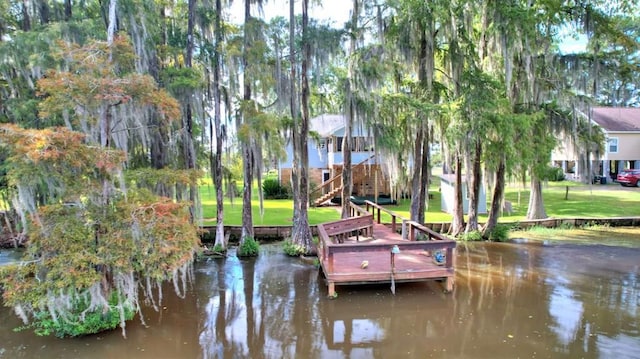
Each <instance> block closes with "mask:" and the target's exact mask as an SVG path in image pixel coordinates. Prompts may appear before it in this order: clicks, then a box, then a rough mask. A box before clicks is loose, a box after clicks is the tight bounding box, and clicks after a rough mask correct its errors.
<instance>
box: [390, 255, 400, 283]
mask: <svg viewBox="0 0 640 359" xmlns="http://www.w3.org/2000/svg"><path fill="white" fill-rule="evenodd" d="M398 253H400V248H398V246H393V247H392V248H391V293H393V295H396V280H395V276H394V274H395V271H396V254H398Z"/></svg>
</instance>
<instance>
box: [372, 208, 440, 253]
mask: <svg viewBox="0 0 640 359" xmlns="http://www.w3.org/2000/svg"><path fill="white" fill-rule="evenodd" d="M365 204H366V206H367V207H366V211H367V213H369V212H371V213H372V215H373V218H374V220H375V221H376V223H378V224H382V216H381V213H386V214H388V215H389V216H390V217H391V231H392V232H396V233H398V222H400V224H401V226H402V227H401V229H402V232H401V234H402V239H406V240H409V241H416V240H430V241H434V240H438V241H443V240H448V238H446V237H445V236H443V235H442V234H440V233H438V232H435V231H433V230H432V229H431V228H428V227H426V226H423V225H422V224H420V223H418V222H416V221H412V220H410V219H406V218H404V217H402V216H401V215H399V214H397V213H395V212H394V211H391V210H389V209H386V208H384V207H382V206H380V205H379V204H377V203H374V202H371V201H365ZM421 237H422V238H421ZM447 254H448V253H447Z"/></svg>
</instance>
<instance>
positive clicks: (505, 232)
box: [487, 224, 511, 242]
mask: <svg viewBox="0 0 640 359" xmlns="http://www.w3.org/2000/svg"><path fill="white" fill-rule="evenodd" d="M510 230H511V228H510V227H509V226H508V225H505V224H498V225H496V226H495V227H493V230H492V231H491V232H489V233H488V236H487V239H488V240H490V241H493V242H506V241H507V240H508V239H509V231H510Z"/></svg>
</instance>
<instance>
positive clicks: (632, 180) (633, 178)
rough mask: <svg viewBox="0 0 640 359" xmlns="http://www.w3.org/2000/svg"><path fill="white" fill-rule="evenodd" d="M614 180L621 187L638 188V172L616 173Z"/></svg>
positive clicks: (639, 182)
mask: <svg viewBox="0 0 640 359" xmlns="http://www.w3.org/2000/svg"><path fill="white" fill-rule="evenodd" d="M616 180H617V181H618V183H620V184H621V185H623V186H636V187H640V170H624V171H622V172H620V173H618V178H616Z"/></svg>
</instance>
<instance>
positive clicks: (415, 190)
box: [409, 125, 424, 223]
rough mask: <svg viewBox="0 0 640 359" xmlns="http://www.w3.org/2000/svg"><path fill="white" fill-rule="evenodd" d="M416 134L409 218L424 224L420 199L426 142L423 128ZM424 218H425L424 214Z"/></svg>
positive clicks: (420, 126)
mask: <svg viewBox="0 0 640 359" xmlns="http://www.w3.org/2000/svg"><path fill="white" fill-rule="evenodd" d="M416 132H417V133H416V142H415V144H414V150H413V177H412V178H411V207H410V210H409V218H410V219H411V220H412V221H416V222H418V223H422V222H420V209H421V206H420V198H421V197H422V196H421V193H422V186H421V184H422V162H423V153H422V152H423V149H424V146H422V143H423V142H424V131H423V126H422V125H419V127H418V130H417V131H416ZM422 208H424V207H422ZM422 216H423V218H424V212H423V215H422Z"/></svg>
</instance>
